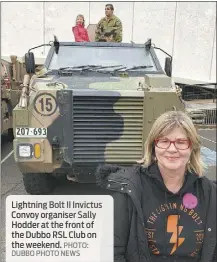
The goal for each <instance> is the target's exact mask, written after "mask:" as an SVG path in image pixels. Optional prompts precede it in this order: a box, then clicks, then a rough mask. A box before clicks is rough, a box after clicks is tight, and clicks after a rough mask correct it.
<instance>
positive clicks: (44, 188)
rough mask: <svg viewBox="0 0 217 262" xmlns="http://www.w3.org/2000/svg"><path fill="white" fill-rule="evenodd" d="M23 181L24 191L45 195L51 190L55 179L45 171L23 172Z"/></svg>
mask: <svg viewBox="0 0 217 262" xmlns="http://www.w3.org/2000/svg"><path fill="white" fill-rule="evenodd" d="M23 182H24V186H25V189H26V192H27V193H29V194H30V195H46V194H49V193H51V192H52V191H53V189H54V188H55V185H56V179H55V177H53V176H52V175H51V174H47V173H27V174H23Z"/></svg>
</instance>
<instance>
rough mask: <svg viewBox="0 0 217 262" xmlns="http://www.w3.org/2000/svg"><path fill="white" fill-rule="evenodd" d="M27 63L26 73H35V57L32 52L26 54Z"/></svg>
mask: <svg viewBox="0 0 217 262" xmlns="http://www.w3.org/2000/svg"><path fill="white" fill-rule="evenodd" d="M25 65H26V73H27V74H34V73H35V58H34V54H33V53H32V52H29V53H26V54H25Z"/></svg>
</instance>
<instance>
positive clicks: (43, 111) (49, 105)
mask: <svg viewBox="0 0 217 262" xmlns="http://www.w3.org/2000/svg"><path fill="white" fill-rule="evenodd" d="M34 108H35V111H36V112H37V113H38V114H40V115H41V116H51V115H53V114H54V113H55V112H56V110H57V101H56V98H55V97H54V96H53V95H51V94H49V93H42V94H40V95H38V96H37V97H36V98H35V103H34Z"/></svg>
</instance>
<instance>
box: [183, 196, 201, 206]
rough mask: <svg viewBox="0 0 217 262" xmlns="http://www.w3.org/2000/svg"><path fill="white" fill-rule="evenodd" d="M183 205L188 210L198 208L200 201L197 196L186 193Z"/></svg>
mask: <svg viewBox="0 0 217 262" xmlns="http://www.w3.org/2000/svg"><path fill="white" fill-rule="evenodd" d="M182 203H183V205H184V206H185V207H186V208H188V209H191V208H195V207H196V206H197V204H198V201H197V198H196V196H194V195H193V194H191V193H186V194H185V195H184V197H183V200H182Z"/></svg>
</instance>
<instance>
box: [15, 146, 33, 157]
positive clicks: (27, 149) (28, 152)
mask: <svg viewBox="0 0 217 262" xmlns="http://www.w3.org/2000/svg"><path fill="white" fill-rule="evenodd" d="M17 153H18V157H25V158H31V157H32V145H29V144H25V145H24V144H20V145H18V150H17Z"/></svg>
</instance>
